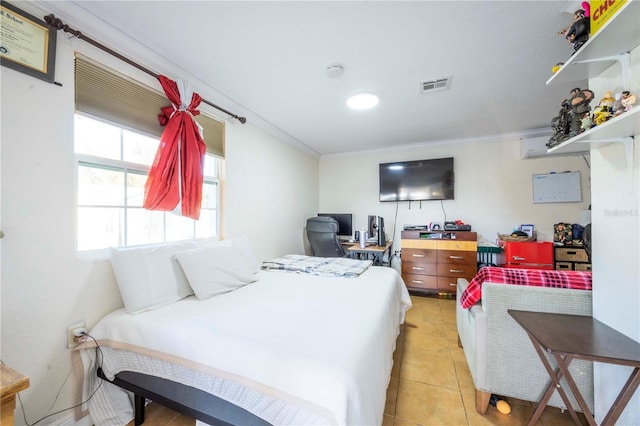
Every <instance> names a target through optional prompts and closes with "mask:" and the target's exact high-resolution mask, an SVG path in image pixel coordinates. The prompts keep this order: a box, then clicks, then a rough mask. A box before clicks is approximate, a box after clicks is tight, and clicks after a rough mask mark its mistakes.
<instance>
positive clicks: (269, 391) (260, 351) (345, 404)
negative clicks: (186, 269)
mask: <svg viewBox="0 0 640 426" xmlns="http://www.w3.org/2000/svg"><path fill="white" fill-rule="evenodd" d="M255 278H256V279H257V281H255V282H252V283H250V284H246V285H243V286H241V287H239V288H237V289H235V290H233V291H230V292H227V293H224V294H220V295H216V296H215V297H209V298H207V299H205V300H199V299H198V298H197V297H196V296H188V297H186V298H183V299H181V300H179V301H176V302H173V303H169V304H165V305H164V306H161V307H157V308H154V309H152V310H147V311H144V312H140V313H136V314H135V315H132V314H130V313H127V311H126V310H125V309H124V308H123V309H120V310H117V311H115V312H112V313H111V314H109V315H107V316H106V317H105V318H104V319H102V320H101V321H100V322H99V323H98V324H96V326H95V327H93V328H92V329H91V330H90V334H91V336H92V337H93V338H95V339H96V340H97V341H98V343H99V345H100V347H101V350H102V354H103V358H104V359H103V360H102V369H103V371H104V373H105V375H106V376H107V377H108V378H109V379H112V378H113V377H114V376H115V375H116V374H117V373H119V372H121V371H134V372H140V373H145V374H150V375H153V376H157V377H162V378H166V379H170V380H172V381H175V382H178V383H182V384H185V385H189V386H192V387H194V388H197V389H201V390H203V391H205V392H207V393H210V394H213V395H216V396H218V397H220V398H222V399H224V400H226V401H229V402H231V403H233V404H234V405H236V406H239V407H242V408H244V409H246V410H247V411H249V412H251V413H253V414H255V415H256V416H258V417H260V418H262V419H264V420H266V421H267V422H269V423H271V424H283V425H284V424H339V425H379V424H381V422H382V416H383V410H384V406H385V398H386V389H387V385H388V383H389V377H390V372H391V367H392V363H393V360H392V354H393V351H394V349H395V342H396V338H397V336H398V334H399V326H400V324H401V323H402V322H403V321H404V314H405V312H406V310H407V309H408V308H410V306H411V300H410V297H409V294H408V292H407V290H406V287H405V285H404V283H403V281H402V279H401V278H400V276H399V274H398V273H397V272H396V271H395V270H394V269H392V268H386V267H375V266H371V267H369V268H367V269H366V270H365V271H364V272H363V273H362V274H361V275H359V276H358V277H357V278H334V277H322V276H314V275H309V274H299V273H292V272H284V271H274V270H268V271H264V270H263V271H259V272H257V273H256V275H255ZM77 353H78V354H79V355H80V357H81V359H82V361H83V365H84V374H85V380H84V394H85V397H87V396H88V395H89V394H90V393H91V392H92V391H93V390H94V389H95V387H96V386H97V380H98V379H96V378H95V377H94V374H93V370H92V368H93V367H94V365H93V362H94V358H95V355H96V351H95V349H94V348H93V347H92V342H88V343H86V344H84V345H83V346H81V347H80V348H79V350H78V351H77ZM130 399H131V398H130V396H129V395H128V394H127V393H126V392H125V391H123V390H121V389H119V388H117V387H116V386H114V385H111V384H109V383H108V382H103V384H102V385H101V386H100V387H99V388H98V391H97V392H96V394H95V395H94V397H92V398H91V399H90V401H89V402H88V404H87V405H86V407H85V408H87V409H88V410H89V412H90V414H91V416H92V419H93V421H94V422H95V424H96V425H98V426H100V425H109V426H113V425H117V424H126V423H127V422H128V421H130V420H131V419H132V418H133V407H132V405H131V402H130Z"/></svg>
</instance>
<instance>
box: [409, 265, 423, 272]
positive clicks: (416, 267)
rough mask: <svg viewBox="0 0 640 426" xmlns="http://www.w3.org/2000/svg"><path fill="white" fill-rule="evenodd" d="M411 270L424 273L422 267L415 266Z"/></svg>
mask: <svg viewBox="0 0 640 426" xmlns="http://www.w3.org/2000/svg"><path fill="white" fill-rule="evenodd" d="M411 269H413V270H414V271H422V270H424V268H422V267H420V266H413V267H412V268H411Z"/></svg>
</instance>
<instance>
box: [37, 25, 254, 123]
mask: <svg viewBox="0 0 640 426" xmlns="http://www.w3.org/2000/svg"><path fill="white" fill-rule="evenodd" d="M44 20H45V22H46V23H47V24H49V26H51V27H52V28H55V29H56V30H63V31H64V32H66V33H70V34H73V35H74V36H75V37H77V38H79V39H80V40H84V41H86V42H87V43H89V44H92V45H93V46H95V47H97V48H98V49H100V50H104V51H105V52H107V53H108V54H110V55H112V56H115V57H116V58H118V59H120V60H121V61H123V62H126V63H127V64H129V65H131V66H133V67H135V68H138V69H139V70H140V71H143V72H146V73H147V74H149V75H151V76H153V77H155V78H156V79H157V78H158V74H156V73H155V72H153V71H151V70H150V69H148V68H145V67H143V66H142V65H140V64H138V63H136V62H134V61H132V60H131V59H129V58H127V57H125V56H122V55H121V54H119V53H118V52H116V51H114V50H112V49H110V48H108V47H107V46H105V45H103V44H101V43H98V42H97V41H95V40H93V39H92V38H90V37H87V36H85V35H84V34H82V33H81V32H80V31H78V30H74V29H73V28H71V27H70V26H69V25H67V24H65V23H64V22H62V20H61V19H60V18H56V17H55V15H54V14H53V13H51V14H49V15H47V16H45V17H44ZM202 102H204V103H205V104H207V105H210V106H212V107H214V108H216V109H218V110H220V111H222V112H224V113H225V114H228V115H230V116H231V117H233V118H235V119H236V120H238V121H239V122H241V123H242V124H244V123H246V122H247V119H246V118H245V117H239V116H238V115H236V114H234V113H232V112H229V111H227V110H226V109H224V108H222V107H219V106H218V105H216V104H214V103H212V102H209V101H208V100H206V99H204V98H203V99H202Z"/></svg>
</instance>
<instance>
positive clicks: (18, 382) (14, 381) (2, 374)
mask: <svg viewBox="0 0 640 426" xmlns="http://www.w3.org/2000/svg"><path fill="white" fill-rule="evenodd" d="M0 369H1V371H0V404H1V406H0V413H1V414H2V416H1V417H0V425H3V426H13V412H14V410H15V408H16V393H18V392H20V391H22V390H25V389H27V388H28V387H29V378H28V377H27V376H25V375H22V374H20V373H18V372H17V371H15V370H13V369H11V368H9V367H7V366H6V365H4V364H0Z"/></svg>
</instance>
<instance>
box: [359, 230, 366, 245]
mask: <svg viewBox="0 0 640 426" xmlns="http://www.w3.org/2000/svg"><path fill="white" fill-rule="evenodd" d="M366 246H367V231H366V230H364V231H360V248H361V249H363V248H365V247H366Z"/></svg>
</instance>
